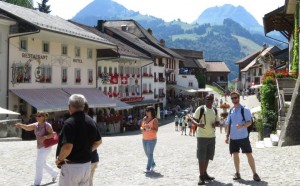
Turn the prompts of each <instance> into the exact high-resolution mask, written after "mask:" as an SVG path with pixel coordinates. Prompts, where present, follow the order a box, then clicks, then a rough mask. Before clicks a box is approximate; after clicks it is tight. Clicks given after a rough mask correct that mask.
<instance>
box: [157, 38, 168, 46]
mask: <svg viewBox="0 0 300 186" xmlns="http://www.w3.org/2000/svg"><path fill="white" fill-rule="evenodd" d="M159 43H160V45H161V46H163V47H164V46H165V44H166V41H165V40H164V39H160V40H159Z"/></svg>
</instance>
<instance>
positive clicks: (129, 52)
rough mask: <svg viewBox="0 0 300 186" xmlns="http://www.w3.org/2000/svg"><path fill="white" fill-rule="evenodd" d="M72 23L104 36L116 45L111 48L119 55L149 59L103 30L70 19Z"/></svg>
mask: <svg viewBox="0 0 300 186" xmlns="http://www.w3.org/2000/svg"><path fill="white" fill-rule="evenodd" d="M71 22H72V23H73V24H76V25H77V26H80V27H82V28H84V29H86V30H88V31H90V32H92V33H94V34H96V35H98V36H100V37H102V38H105V39H107V40H108V41H110V42H111V43H114V44H116V45H117V46H118V48H117V49H113V50H114V51H115V52H117V53H119V54H120V55H121V56H127V57H136V58H144V59H151V58H150V57H149V56H147V55H146V54H144V53H142V52H140V51H138V50H136V49H134V48H132V47H130V46H129V45H127V44H126V43H124V42H122V41H120V40H118V39H115V38H113V37H112V36H110V35H108V34H106V33H103V32H100V31H99V30H97V29H96V28H94V27H90V26H87V25H83V24H80V23H76V22H73V21H71Z"/></svg>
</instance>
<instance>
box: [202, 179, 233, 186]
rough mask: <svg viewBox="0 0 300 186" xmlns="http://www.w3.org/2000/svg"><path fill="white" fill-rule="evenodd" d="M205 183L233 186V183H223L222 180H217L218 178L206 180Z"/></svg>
mask: <svg viewBox="0 0 300 186" xmlns="http://www.w3.org/2000/svg"><path fill="white" fill-rule="evenodd" d="M205 185H218V186H219V185H221V186H233V184H232V183H222V182H219V181H217V180H213V181H209V182H205Z"/></svg>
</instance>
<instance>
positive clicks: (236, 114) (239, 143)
mask: <svg viewBox="0 0 300 186" xmlns="http://www.w3.org/2000/svg"><path fill="white" fill-rule="evenodd" d="M230 97H231V100H232V103H233V104H234V106H233V107H232V108H231V109H230V111H229V113H228V114H229V115H228V117H227V120H226V125H228V129H227V134H226V140H225V142H226V143H227V144H228V143H229V152H230V154H231V155H232V154H233V162H234V167H235V174H234V177H233V180H238V179H241V175H240V159H239V151H240V149H242V153H245V154H246V156H247V159H248V163H249V166H250V168H251V170H252V173H253V180H255V181H260V180H261V179H260V177H259V176H258V174H257V172H256V167H255V161H254V158H253V156H252V147H251V144H250V141H249V134H248V130H247V128H248V127H249V126H250V125H251V113H250V110H249V109H247V108H244V118H245V121H244V119H243V116H242V112H241V111H242V105H241V104H240V94H239V93H238V92H232V93H231V94H230Z"/></svg>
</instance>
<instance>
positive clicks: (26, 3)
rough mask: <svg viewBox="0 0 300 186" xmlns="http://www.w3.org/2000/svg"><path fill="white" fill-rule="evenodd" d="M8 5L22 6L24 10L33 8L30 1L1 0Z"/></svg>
mask: <svg viewBox="0 0 300 186" xmlns="http://www.w3.org/2000/svg"><path fill="white" fill-rule="evenodd" d="M1 1H4V2H7V3H10V4H14V5H18V6H23V7H25V8H33V1H32V0H1Z"/></svg>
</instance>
